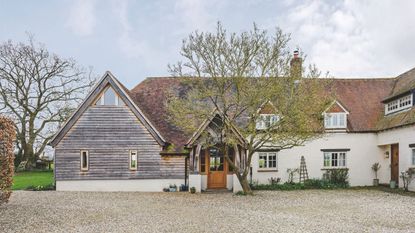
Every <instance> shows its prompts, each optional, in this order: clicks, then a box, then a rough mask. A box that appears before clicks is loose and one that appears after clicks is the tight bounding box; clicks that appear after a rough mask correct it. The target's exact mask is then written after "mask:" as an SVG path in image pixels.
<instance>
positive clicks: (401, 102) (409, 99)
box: [385, 94, 413, 115]
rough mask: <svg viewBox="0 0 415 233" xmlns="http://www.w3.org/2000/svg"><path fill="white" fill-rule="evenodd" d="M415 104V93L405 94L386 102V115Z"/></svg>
mask: <svg viewBox="0 0 415 233" xmlns="http://www.w3.org/2000/svg"><path fill="white" fill-rule="evenodd" d="M412 106H413V94H409V95H406V96H403V97H401V98H399V99H395V100H393V101H390V102H389V103H387V104H385V115H387V114H391V113H395V112H399V111H402V110H405V109H408V108H411V107H412Z"/></svg>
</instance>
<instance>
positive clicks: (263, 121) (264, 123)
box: [256, 114, 280, 129]
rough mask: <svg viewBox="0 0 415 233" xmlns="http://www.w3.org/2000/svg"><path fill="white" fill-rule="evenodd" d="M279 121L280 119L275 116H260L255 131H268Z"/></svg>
mask: <svg viewBox="0 0 415 233" xmlns="http://www.w3.org/2000/svg"><path fill="white" fill-rule="evenodd" d="M279 120H280V117H279V116H278V115H275V114H261V115H259V118H258V121H257V123H256V129H268V128H269V127H271V126H273V125H274V124H276V123H277V122H278V121H279Z"/></svg>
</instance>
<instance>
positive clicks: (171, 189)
mask: <svg viewBox="0 0 415 233" xmlns="http://www.w3.org/2000/svg"><path fill="white" fill-rule="evenodd" d="M176 190H177V189H176V188H169V191H170V192H176Z"/></svg>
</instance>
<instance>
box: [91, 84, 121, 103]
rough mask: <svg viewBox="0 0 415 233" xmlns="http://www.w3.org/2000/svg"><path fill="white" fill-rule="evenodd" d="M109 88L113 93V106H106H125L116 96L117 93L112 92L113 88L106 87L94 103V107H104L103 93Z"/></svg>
mask: <svg viewBox="0 0 415 233" xmlns="http://www.w3.org/2000/svg"><path fill="white" fill-rule="evenodd" d="M109 88H111V89H112V91H113V92H114V94H115V102H114V103H115V104H114V105H107V106H122V105H125V104H124V102H123V101H122V99H121V97H120V96H119V95H118V94H117V92H116V91H115V90H114V88H112V87H110V86H108V87H106V88H105V89H104V90H103V91H102V93H101V96H100V97H99V99H98V100H97V102H96V103H95V105H105V97H104V96H105V92H106V91H107V90H108V89H109Z"/></svg>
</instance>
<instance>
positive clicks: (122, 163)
mask: <svg viewBox="0 0 415 233" xmlns="http://www.w3.org/2000/svg"><path fill="white" fill-rule="evenodd" d="M81 150H88V152H89V170H88V171H81V169H80V166H81V165H80V162H81V160H80V151H81ZM129 150H136V151H137V152H138V168H137V171H131V170H130V169H129ZM160 151H161V146H160V145H159V144H158V143H157V141H156V140H155V139H154V137H153V136H152V135H151V134H150V132H149V131H148V130H147V129H146V128H145V127H144V125H143V124H142V123H141V122H140V121H139V120H138V119H137V117H136V116H135V115H134V113H133V112H132V111H131V110H130V109H129V107H128V106H94V105H92V106H89V107H88V109H87V110H86V111H85V112H84V114H83V115H82V116H81V117H80V118H79V119H78V120H77V122H76V123H75V124H74V126H73V127H72V128H71V129H70V130H69V132H68V133H67V134H66V135H65V137H64V138H63V139H62V140H61V141H60V142H59V144H58V145H57V146H56V150H55V163H56V166H55V167H56V171H55V173H56V180H77V179H141V178H142V179H146V178H148V179H156V178H165V179H166V178H170V179H181V178H183V179H184V157H182V156H174V157H162V156H161V155H160Z"/></svg>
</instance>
